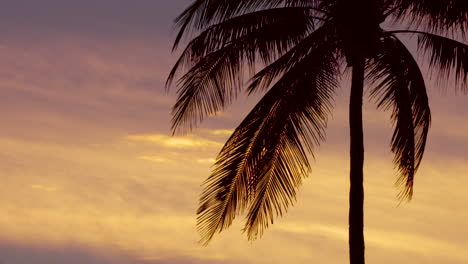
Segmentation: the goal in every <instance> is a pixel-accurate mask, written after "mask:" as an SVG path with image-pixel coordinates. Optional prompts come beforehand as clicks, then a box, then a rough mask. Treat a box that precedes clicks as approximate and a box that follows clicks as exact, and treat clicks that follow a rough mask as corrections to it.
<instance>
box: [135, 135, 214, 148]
mask: <svg viewBox="0 0 468 264" xmlns="http://www.w3.org/2000/svg"><path fill="white" fill-rule="evenodd" d="M127 139H128V140H131V141H137V142H145V143H151V144H155V145H159V146H164V147H167V148H175V149H200V148H218V147H220V146H222V144H221V143H219V142H216V141H212V140H208V139H204V138H201V137H198V136H195V135H188V136H182V137H175V136H173V137H171V136H167V135H163V134H143V135H129V136H127Z"/></svg>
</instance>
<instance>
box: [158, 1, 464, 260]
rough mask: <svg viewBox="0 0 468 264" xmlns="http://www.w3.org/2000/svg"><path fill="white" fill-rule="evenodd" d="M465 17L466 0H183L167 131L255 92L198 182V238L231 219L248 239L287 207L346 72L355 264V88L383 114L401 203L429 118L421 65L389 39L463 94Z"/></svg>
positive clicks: (359, 247) (359, 208)
mask: <svg viewBox="0 0 468 264" xmlns="http://www.w3.org/2000/svg"><path fill="white" fill-rule="evenodd" d="M467 17H468V1H466V0H438V1H434V0H393V1H391V0H356V1H350V0H194V1H193V3H192V4H191V5H190V6H189V7H188V8H187V9H186V10H185V11H183V12H182V13H181V14H180V16H179V17H178V18H177V19H176V26H177V27H178V28H179V29H180V31H179V34H178V35H177V37H176V40H175V44H174V49H176V48H177V46H178V45H179V44H180V42H181V40H182V39H183V38H184V36H187V35H190V34H193V33H194V32H196V33H198V35H197V36H196V37H193V38H192V39H191V41H190V42H189V43H188V44H187V46H186V48H185V50H184V51H183V52H182V55H181V56H180V58H179V60H178V61H177V62H176V64H175V66H174V68H173V70H172V71H171V73H170V75H169V78H168V83H167V87H168V86H170V85H171V82H172V81H173V79H174V78H175V76H176V75H178V74H179V72H180V71H184V72H185V73H184V74H183V75H182V77H181V78H180V80H179V82H178V84H179V90H178V99H177V102H176V104H175V106H174V108H173V119H172V129H173V132H174V133H177V132H186V131H188V130H190V129H192V128H193V127H194V126H196V125H198V124H199V122H200V121H202V119H203V118H204V117H205V116H208V115H213V114H216V112H217V111H219V110H221V109H223V108H224V107H225V106H226V105H228V104H229V103H231V101H232V100H233V99H235V98H236V95H237V94H238V93H239V92H242V91H246V92H247V93H249V94H251V93H264V96H263V98H262V99H261V100H260V101H259V102H258V104H257V105H256V106H255V107H254V108H253V110H252V111H251V112H250V113H249V114H248V115H247V117H246V118H245V119H244V120H243V121H242V123H241V124H240V125H239V126H238V127H237V128H236V130H235V131H234V132H233V134H232V136H231V137H230V138H229V139H228V141H227V142H226V144H225V145H224V147H223V148H222V149H221V151H220V153H219V155H218V157H217V160H216V162H215V165H214V169H213V172H212V174H211V175H210V176H209V178H208V179H207V180H206V182H205V184H204V190H203V192H202V194H201V198H200V207H199V209H198V212H197V214H198V217H197V221H198V229H199V232H200V234H201V243H203V244H207V243H208V242H209V241H210V240H211V239H212V237H213V235H214V234H215V233H217V232H220V231H222V230H223V229H225V228H227V227H228V226H230V225H231V223H232V221H233V219H234V218H235V216H236V215H237V214H239V213H242V212H246V223H245V227H244V231H245V233H246V234H247V236H248V238H249V239H255V238H257V237H258V236H260V235H261V234H262V233H263V231H264V230H265V228H267V227H268V225H269V224H270V223H273V219H274V217H276V216H279V215H282V214H283V213H284V212H285V211H286V210H287V208H288V207H289V206H290V205H291V204H292V203H293V202H294V200H295V195H296V189H297V188H298V186H299V185H300V184H301V182H302V179H303V178H304V177H305V176H307V175H308V173H309V172H310V165H309V162H308V155H309V154H311V155H312V156H313V152H314V149H315V148H316V147H317V145H318V144H319V143H320V141H322V140H323V139H324V130H325V127H326V122H327V117H328V115H329V114H330V112H331V109H332V106H333V104H332V103H333V96H334V94H335V91H336V87H337V86H338V83H339V77H340V76H341V75H342V72H343V71H344V70H346V69H351V70H352V74H351V76H352V80H351V96H350V104H349V126H350V145H351V146H350V194H349V199H350V209H349V247H350V263H351V264H363V263H364V234H363V201H364V189H363V161H364V144H363V127H362V100H363V88H364V82H365V81H366V82H367V83H368V85H369V87H370V88H369V89H371V90H370V94H371V97H372V98H374V99H375V100H376V102H377V106H378V107H379V108H381V109H384V110H391V111H392V115H391V121H392V122H393V125H394V129H395V130H394V133H393V137H392V139H391V144H390V145H391V150H392V152H393V153H394V155H395V156H394V163H395V165H396V167H397V169H398V172H399V178H398V180H397V183H398V184H399V185H400V186H401V193H400V199H402V200H410V199H411V197H412V195H413V177H414V174H415V172H416V171H417V169H418V167H419V165H420V163H421V159H422V157H423V153H424V148H425V145H426V139H427V135H428V130H429V125H430V120H431V114H430V109H429V104H428V98H427V94H426V85H425V81H424V79H423V75H422V73H421V70H420V68H419V66H418V63H417V61H416V60H415V59H414V57H413V55H412V53H411V52H410V51H409V50H408V49H407V48H406V47H405V45H404V44H403V42H402V41H401V40H400V39H399V37H398V36H400V35H403V34H407V35H416V36H417V37H418V42H417V45H418V48H419V51H420V52H418V53H421V52H422V54H423V58H426V59H427V61H428V64H427V65H428V67H429V69H432V70H434V72H436V73H438V75H439V77H440V78H447V79H451V80H454V84H455V85H456V86H457V87H458V88H459V89H461V90H463V91H467V90H468V89H467V88H466V86H467V83H468V73H467V72H468V46H467V45H466V44H464V43H463V42H462V41H464V40H466V39H465V34H464V33H465V30H466V28H467V27H468V22H467V21H468V20H467ZM385 25H392V26H385ZM389 28H390V29H389ZM457 37H461V38H462V40H456V38H457ZM255 67H262V69H261V70H260V71H255ZM246 73H252V74H251V77H250V80H249V82H248V85H246V88H245V89H244V86H243V84H244V82H243V77H244V76H245V75H246Z"/></svg>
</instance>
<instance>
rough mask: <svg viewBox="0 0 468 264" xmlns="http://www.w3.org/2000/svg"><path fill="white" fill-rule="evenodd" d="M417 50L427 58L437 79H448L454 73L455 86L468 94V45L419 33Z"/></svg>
mask: <svg viewBox="0 0 468 264" xmlns="http://www.w3.org/2000/svg"><path fill="white" fill-rule="evenodd" d="M466 19H467V20H468V17H466ZM418 48H419V50H420V51H422V52H424V53H425V54H426V56H427V57H428V58H429V67H430V68H432V69H434V70H435V71H434V72H436V73H437V74H438V75H439V77H441V78H443V79H445V78H449V77H450V76H451V75H452V74H453V72H454V75H455V81H456V84H460V85H461V87H462V89H464V90H465V91H466V92H468V45H466V44H463V43H461V42H458V41H456V40H452V39H449V38H445V37H442V36H438V35H435V34H430V33H419V34H418Z"/></svg>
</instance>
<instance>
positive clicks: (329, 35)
mask: <svg viewBox="0 0 468 264" xmlns="http://www.w3.org/2000/svg"><path fill="white" fill-rule="evenodd" d="M334 37H335V25H334V23H333V22H332V21H328V22H325V24H323V25H322V26H320V28H318V29H317V30H316V31H314V32H312V33H311V34H310V35H308V36H307V37H306V38H305V39H303V40H302V41H301V42H300V43H298V44H297V45H295V46H294V47H293V48H291V49H290V50H289V51H288V52H287V53H285V54H284V55H283V56H281V57H280V58H279V59H277V60H276V61H274V62H273V63H271V64H269V65H268V66H266V67H265V68H263V69H262V70H261V71H259V72H258V73H256V74H255V75H254V76H253V77H252V78H251V80H250V84H249V87H248V88H247V91H248V92H249V93H253V92H256V91H257V90H265V89H267V88H269V86H270V84H271V83H272V82H273V80H275V78H277V77H278V76H281V75H282V74H284V73H285V72H287V71H289V70H290V69H292V68H294V67H295V65H296V64H297V63H299V62H300V61H301V60H302V59H303V58H304V57H306V56H308V54H309V53H310V52H311V51H313V50H317V49H320V48H325V49H329V48H330V47H334V46H336V43H335V42H336V39H335V38H334Z"/></svg>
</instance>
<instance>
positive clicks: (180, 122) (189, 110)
mask: <svg viewBox="0 0 468 264" xmlns="http://www.w3.org/2000/svg"><path fill="white" fill-rule="evenodd" d="M288 11H291V10H286V11H285V13H286V14H288ZM295 11H299V10H297V9H296V10H295ZM300 14H301V12H299V13H297V12H296V15H297V16H296V19H291V20H290V23H292V24H293V25H296V26H297V27H295V30H290V29H289V26H290V25H291V24H288V26H287V27H286V26H285V25H286V23H279V22H285V21H282V20H281V19H280V18H279V17H278V15H276V18H277V19H276V20H275V19H272V20H273V21H272V22H271V23H269V24H266V25H264V26H261V27H259V28H255V26H253V28H250V27H248V26H246V27H245V28H242V25H240V26H239V27H241V29H239V30H237V29H235V25H232V24H231V22H227V23H226V24H225V25H226V28H223V25H224V24H223V23H221V24H220V25H217V26H215V27H216V30H215V29H212V28H210V29H208V30H207V31H211V30H214V31H215V32H214V33H219V32H220V31H223V29H224V30H225V32H224V34H226V35H230V37H228V36H226V37H223V36H218V37H214V38H215V39H216V38H219V39H218V40H219V41H227V43H226V44H225V45H222V44H221V46H220V47H219V49H218V50H215V51H213V52H211V53H209V54H205V53H206V51H205V50H206V49H207V48H206V47H204V48H200V47H203V46H204V45H208V48H209V47H212V48H213V49H215V48H218V46H217V45H219V44H215V42H214V41H211V40H209V39H205V36H203V34H204V33H202V36H201V37H200V40H199V41H200V42H199V43H197V41H195V42H193V43H191V44H193V45H195V46H196V47H192V46H191V47H192V48H193V49H194V50H193V51H187V53H188V54H189V55H188V59H189V60H194V61H196V62H197V63H196V64H195V65H194V66H193V67H192V68H191V69H190V70H189V71H188V72H187V73H186V74H185V75H184V76H183V77H182V78H181V80H180V84H181V85H180V89H179V90H178V100H177V102H176V104H175V105H174V108H173V119H172V129H173V131H174V132H175V131H177V130H180V129H181V128H182V129H190V128H192V127H193V126H194V125H196V124H198V122H199V121H201V120H202V119H203V118H204V117H205V116H206V115H210V114H214V113H216V112H217V111H219V110H220V109H222V108H223V107H224V106H225V105H226V104H228V103H230V101H231V100H232V99H233V98H234V97H235V96H236V94H237V92H238V91H239V89H240V88H241V86H242V76H243V73H244V71H243V67H244V65H245V63H247V65H249V67H253V66H254V64H255V61H256V58H258V57H260V58H261V59H262V60H263V61H264V62H268V61H269V60H270V59H272V58H273V57H274V56H275V55H274V54H276V53H281V52H285V51H286V50H287V49H288V48H289V47H290V46H292V45H294V44H295V43H297V42H300V40H301V39H303V38H304V36H305V35H306V33H307V32H308V31H309V26H310V19H309V18H307V17H306V16H300ZM302 14H303V13H302ZM257 22H258V21H257ZM307 22H308V23H307ZM296 23H297V24H296ZM254 24H255V23H254ZM246 28H248V29H249V30H246ZM242 31H246V32H244V33H239V32H242ZM233 32H238V34H239V36H234V35H233ZM207 34H212V33H211V32H210V33H207ZM205 42H207V43H205ZM191 44H189V46H190V45H191ZM191 52H192V53H191ZM190 54H195V55H190ZM185 55H186V54H183V55H182V56H185ZM193 56H196V57H195V58H194V57H193ZM181 60H187V58H184V59H181ZM176 67H178V65H176ZM173 71H175V70H173ZM172 77H173V76H170V77H169V78H172Z"/></svg>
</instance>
